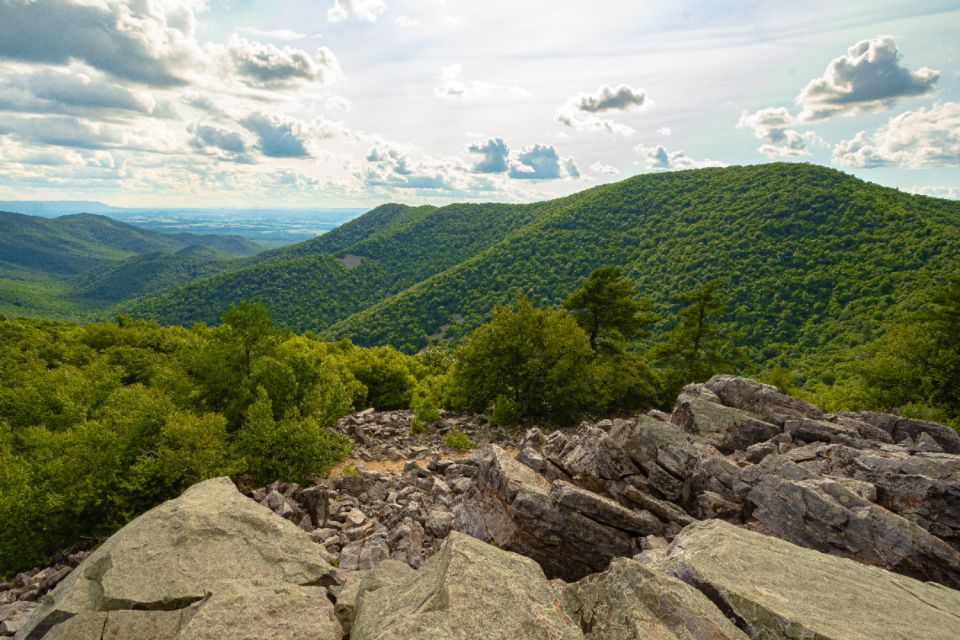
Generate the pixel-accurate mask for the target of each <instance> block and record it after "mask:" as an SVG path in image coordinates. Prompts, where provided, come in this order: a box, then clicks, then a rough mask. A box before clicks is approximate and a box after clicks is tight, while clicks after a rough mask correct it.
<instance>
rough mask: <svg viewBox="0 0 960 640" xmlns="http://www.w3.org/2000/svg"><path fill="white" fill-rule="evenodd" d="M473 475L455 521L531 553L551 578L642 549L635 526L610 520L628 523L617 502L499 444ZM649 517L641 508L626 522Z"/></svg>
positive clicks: (572, 575) (642, 524) (579, 573)
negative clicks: (553, 476)
mask: <svg viewBox="0 0 960 640" xmlns="http://www.w3.org/2000/svg"><path fill="white" fill-rule="evenodd" d="M474 480H475V483H474V486H473V488H472V489H471V491H469V492H468V493H466V494H465V495H464V497H463V502H462V503H461V504H460V505H457V506H456V507H455V509H454V513H455V515H456V516H457V528H458V529H459V530H461V531H464V532H466V533H468V534H470V535H472V536H474V537H476V538H479V539H481V540H489V541H493V542H495V543H496V544H497V546H499V547H501V548H503V549H507V550H510V551H516V552H517V553H521V554H523V555H525V556H527V557H530V558H533V559H535V560H536V561H537V562H539V563H540V565H541V566H542V567H543V570H544V571H545V572H546V574H547V575H548V576H549V577H551V578H554V577H559V578H564V579H568V580H576V579H579V578H581V577H583V576H585V575H588V574H590V573H594V572H596V571H600V570H603V569H605V568H606V566H607V564H608V563H609V562H610V560H611V558H615V557H620V556H632V555H633V554H635V553H637V552H638V551H640V549H639V541H638V538H637V535H638V531H637V530H633V531H626V530H623V529H619V528H617V527H616V526H612V525H610V524H608V523H609V522H619V523H621V524H625V521H624V520H623V518H625V517H626V516H625V515H624V509H623V508H622V507H620V506H619V505H617V504H616V503H614V502H612V501H609V500H603V499H602V498H601V497H600V496H595V495H594V496H593V497H591V494H590V492H587V491H582V490H581V491H578V490H577V489H576V488H575V487H573V486H572V485H569V484H566V485H562V484H560V483H562V482H563V481H554V483H551V482H549V481H548V480H547V479H546V478H544V477H543V476H541V475H538V474H537V473H536V472H534V471H533V470H532V469H530V468H529V467H527V466H525V465H523V464H521V463H520V462H517V461H516V460H515V459H514V458H513V456H511V455H509V454H508V453H507V452H506V451H504V450H503V449H501V448H500V447H497V446H495V445H492V446H490V447H489V448H486V449H484V450H483V451H481V452H480V453H479V457H478V468H477V475H476V476H475V477H474ZM559 500H563V502H560V501H559ZM650 518H653V516H651V515H650V514H649V513H648V514H647V516H643V515H642V513H639V512H638V513H637V514H636V520H635V522H633V523H632V524H630V525H628V526H629V527H631V528H633V529H641V528H642V529H646V528H647V525H648V524H652V522H653V520H651V519H650ZM645 533H653V532H652V531H645Z"/></svg>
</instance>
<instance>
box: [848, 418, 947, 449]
mask: <svg viewBox="0 0 960 640" xmlns="http://www.w3.org/2000/svg"><path fill="white" fill-rule="evenodd" d="M841 415H845V416H849V417H852V418H856V419H858V420H862V421H863V422H866V423H868V424H872V425H874V426H876V427H880V428H881V429H883V430H884V431H886V432H887V433H889V434H890V436H891V439H892V440H893V442H900V441H902V440H903V439H904V438H910V440H911V441H912V442H917V439H918V438H919V437H920V434H921V433H925V434H927V435H929V436H930V437H931V438H933V440H935V441H936V442H937V444H938V445H940V447H941V448H942V449H943V450H944V451H946V452H947V453H953V454H960V433H957V432H956V431H954V430H953V429H951V428H950V427H945V426H943V425H942V424H936V423H933V422H927V421H925V420H915V419H913V418H901V417H900V416H894V415H889V414H883V413H874V412H872V411H863V412H860V413H845V414H841Z"/></svg>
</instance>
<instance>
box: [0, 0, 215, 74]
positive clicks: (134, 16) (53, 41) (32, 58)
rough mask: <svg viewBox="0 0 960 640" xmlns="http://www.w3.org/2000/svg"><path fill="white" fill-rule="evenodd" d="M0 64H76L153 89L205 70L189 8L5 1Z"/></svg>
mask: <svg viewBox="0 0 960 640" xmlns="http://www.w3.org/2000/svg"><path fill="white" fill-rule="evenodd" d="M0 7H2V19H0V58H6V59H10V60H18V61H23V62H36V63H45V64H67V63H68V62H70V61H71V60H81V61H83V62H85V63H87V64H89V65H90V66H92V67H94V68H96V69H100V70H101V71H104V72H106V73H109V74H111V75H113V76H115V77H117V78H123V79H125V80H130V81H133V82H138V83H142V84H146V85H152V86H157V87H169V86H176V85H183V84H186V83H187V76H188V75H189V74H190V73H191V72H193V71H195V70H196V69H198V68H202V67H203V66H204V64H205V62H204V56H203V54H202V51H201V49H200V47H199V45H198V44H197V41H196V37H195V35H196V15H195V14H196V12H197V11H198V10H199V9H200V8H201V3H199V2H196V1H194V0H164V1H163V2H146V1H143V0H101V1H99V2H71V1H70V0H44V1H43V2H31V1H28V2H24V1H21V0H12V1H11V0H4V2H3V3H2V5H0Z"/></svg>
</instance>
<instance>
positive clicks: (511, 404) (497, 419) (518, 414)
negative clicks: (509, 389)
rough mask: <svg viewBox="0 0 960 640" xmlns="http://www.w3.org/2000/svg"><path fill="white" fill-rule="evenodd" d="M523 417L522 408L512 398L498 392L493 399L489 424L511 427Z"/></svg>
mask: <svg viewBox="0 0 960 640" xmlns="http://www.w3.org/2000/svg"><path fill="white" fill-rule="evenodd" d="M522 419H523V408H522V407H521V406H520V403H519V402H517V401H516V400H514V399H513V398H508V397H507V396H505V395H503V394H500V395H498V396H497V399H496V400H494V401H493V411H492V412H491V414H490V424H492V425H493V426H495V427H512V426H514V425H517V424H519V423H520V421H521V420H522Z"/></svg>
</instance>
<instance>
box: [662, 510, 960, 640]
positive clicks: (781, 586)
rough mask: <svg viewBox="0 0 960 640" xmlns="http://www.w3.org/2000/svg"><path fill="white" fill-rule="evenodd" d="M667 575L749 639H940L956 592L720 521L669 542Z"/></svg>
mask: <svg viewBox="0 0 960 640" xmlns="http://www.w3.org/2000/svg"><path fill="white" fill-rule="evenodd" d="M666 564H667V568H668V571H669V572H670V574H671V575H673V576H675V577H678V578H680V579H681V580H683V581H684V582H686V583H688V584H690V585H692V586H694V587H696V588H697V589H699V590H700V591H702V592H703V593H705V594H707V595H708V596H709V597H710V599H711V600H713V601H714V603H715V604H717V606H719V608H720V609H721V610H723V611H726V612H727V614H728V615H729V616H733V618H734V619H735V620H736V621H737V623H738V626H740V627H741V628H742V629H744V630H746V631H747V633H748V634H749V635H750V636H751V637H755V638H816V639H818V640H820V639H822V640H834V639H837V640H839V639H841V638H842V639H844V640H860V639H862V640H876V639H877V638H885V639H895V638H896V639H902V640H908V639H909V640H948V639H955V638H956V637H957V629H958V624H957V623H958V617H960V592H958V591H954V590H951V589H947V588H944V587H941V586H940V585H935V584H927V583H923V582H919V581H917V580H913V579H911V578H907V577H905V576H901V575H897V574H895V573H891V572H889V571H884V570H882V569H878V568H876V567H868V566H864V565H861V564H858V563H856V562H852V561H850V560H846V559H843V558H837V557H834V556H831V555H827V554H823V553H819V552H816V551H812V550H809V549H803V548H801V547H797V546H795V545H793V544H790V543H788V542H785V541H782V540H778V539H776V538H773V537H770V536H765V535H762V534H759V533H754V532H751V531H747V530H746V529H743V528H739V527H736V526H733V525H730V524H728V523H725V522H723V521H720V520H707V521H703V522H698V523H696V524H692V525H690V526H689V527H687V528H686V529H684V530H683V531H682V532H681V533H680V534H679V535H678V536H677V537H676V538H675V539H674V541H673V544H672V545H671V548H670V552H669V555H668V557H667V563H666Z"/></svg>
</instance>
